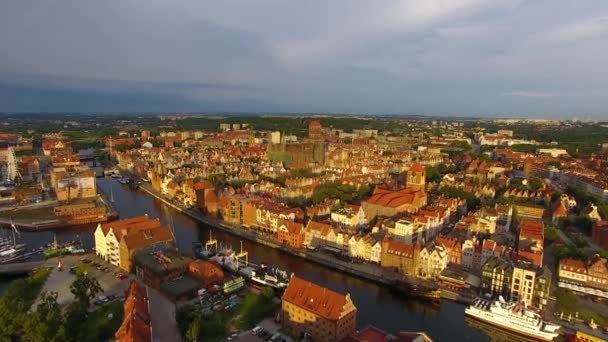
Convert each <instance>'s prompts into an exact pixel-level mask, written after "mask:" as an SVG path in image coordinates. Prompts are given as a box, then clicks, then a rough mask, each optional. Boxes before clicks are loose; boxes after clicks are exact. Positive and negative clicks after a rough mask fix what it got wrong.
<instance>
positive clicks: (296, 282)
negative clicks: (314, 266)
mask: <svg viewBox="0 0 608 342" xmlns="http://www.w3.org/2000/svg"><path fill="white" fill-rule="evenodd" d="M282 300H284V301H287V302H288V303H291V304H294V305H296V306H298V307H300V308H302V309H304V310H306V311H309V312H312V313H314V314H316V315H318V316H320V317H323V318H325V319H327V320H331V321H335V320H338V319H339V318H340V317H341V315H342V314H343V312H344V310H345V309H346V306H347V304H349V303H352V302H351V299H350V296H349V295H348V294H346V295H343V294H341V293H338V292H335V291H332V290H330V289H327V288H324V287H321V286H319V285H317V284H314V283H312V282H310V281H307V280H304V279H302V278H299V277H297V276H292V277H291V280H290V281H289V285H288V286H287V289H286V290H285V293H284V294H283V298H282Z"/></svg>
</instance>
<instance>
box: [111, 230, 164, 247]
mask: <svg viewBox="0 0 608 342" xmlns="http://www.w3.org/2000/svg"><path fill="white" fill-rule="evenodd" d="M163 241H174V237H173V232H172V231H171V229H170V228H169V227H168V226H163V227H157V228H153V229H143V230H137V231H130V232H129V233H127V235H125V236H124V237H123V240H122V241H121V243H122V242H124V243H125V245H126V246H127V248H129V250H135V249H139V248H141V247H143V246H148V245H151V244H155V243H158V242H163Z"/></svg>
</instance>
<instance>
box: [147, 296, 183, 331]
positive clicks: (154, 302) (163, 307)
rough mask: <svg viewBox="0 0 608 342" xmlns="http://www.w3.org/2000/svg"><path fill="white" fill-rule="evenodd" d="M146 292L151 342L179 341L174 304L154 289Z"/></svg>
mask: <svg viewBox="0 0 608 342" xmlns="http://www.w3.org/2000/svg"><path fill="white" fill-rule="evenodd" d="M146 288H147V290H148V311H149V312H150V324H151V325H152V341H159V342H164V341H181V340H182V335H181V334H180V332H179V328H178V327H177V322H176V321H175V304H173V302H171V301H170V300H169V299H167V297H165V296H163V295H162V294H161V293H160V292H158V291H157V290H155V289H152V288H150V287H149V286H146Z"/></svg>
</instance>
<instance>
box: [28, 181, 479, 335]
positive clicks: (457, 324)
mask: <svg viewBox="0 0 608 342" xmlns="http://www.w3.org/2000/svg"><path fill="white" fill-rule="evenodd" d="M97 185H98V187H99V188H100V189H102V190H103V191H105V192H106V193H110V186H112V193H113V194H114V200H115V202H114V204H115V206H116V207H117V208H118V211H119V215H120V217H121V218H128V217H133V216H141V215H146V214H147V215H148V216H149V217H151V218H157V217H158V218H159V219H160V221H161V222H162V223H163V224H172V226H173V227H174V231H175V236H176V239H177V246H178V248H179V249H180V250H181V251H182V252H183V253H187V254H191V253H192V246H193V244H194V243H195V242H196V241H199V242H203V241H206V240H207V239H208V238H209V231H210V229H212V228H211V227H209V226H206V225H204V224H202V223H198V222H197V221H194V220H192V219H190V218H189V217H187V216H185V215H182V214H181V213H179V212H177V211H175V210H173V209H171V208H169V207H168V206H166V205H163V204H162V202H160V201H159V200H156V199H154V198H153V197H151V196H149V195H146V194H145V193H143V192H141V191H132V190H129V189H128V187H127V186H123V185H120V184H119V183H118V182H117V181H116V180H115V179H112V178H98V181H97ZM94 229H95V227H94V226H91V227H84V228H78V229H77V230H63V231H60V232H58V233H57V239H58V241H63V240H69V239H74V238H75V236H76V235H79V236H81V237H82V239H83V241H84V242H85V244H87V246H89V247H90V246H92V245H93V232H94ZM24 235H27V237H26V238H27V240H28V242H29V243H30V244H32V246H36V245H44V244H46V243H49V242H51V241H52V240H53V233H50V232H46V233H36V234H31V233H28V234H24ZM213 237H214V238H216V239H217V240H218V241H220V242H222V243H224V244H230V245H231V246H233V247H234V248H238V247H239V244H240V242H241V239H240V238H239V237H236V236H233V235H230V234H228V233H226V232H223V231H221V230H216V229H213ZM243 247H244V248H245V249H246V250H247V251H248V252H249V257H250V260H251V261H252V262H255V263H260V262H262V261H264V262H267V263H269V264H270V265H273V266H276V267H279V268H281V269H284V270H288V271H290V272H295V273H296V274H298V275H300V276H302V277H303V278H306V279H309V280H311V281H314V282H316V283H319V284H320V285H322V286H325V287H328V288H331V289H334V290H336V291H340V292H348V293H350V294H351V297H352V299H353V301H354V303H355V305H356V306H357V308H358V315H357V319H358V326H359V328H364V327H365V326H367V325H370V324H372V325H375V326H377V327H379V328H380V329H383V330H385V331H387V332H392V333H395V332H399V331H425V332H427V333H428V334H429V335H430V336H431V337H432V338H433V339H435V340H436V341H475V342H477V341H489V338H488V336H487V335H485V334H484V333H483V332H481V331H479V330H476V329H473V328H471V327H470V326H469V325H467V324H466V323H465V321H464V306H462V305H460V304H457V303H453V302H443V303H442V304H441V305H432V304H428V303H424V302H419V301H415V300H410V299H406V298H403V295H402V294H400V293H397V292H394V291H391V290H390V289H388V288H386V287H383V286H379V285H376V284H373V283H370V282H368V281H364V280H361V279H359V278H355V277H351V276H348V275H346V274H343V273H340V272H336V271H333V270H330V269H327V268H324V267H321V266H319V265H316V264H313V263H310V262H307V261H304V260H302V259H299V258H296V257H293V256H291V255H287V254H284V253H282V252H280V251H278V250H275V249H272V248H268V247H265V246H262V245H258V244H255V243H253V242H250V241H246V240H244V241H243Z"/></svg>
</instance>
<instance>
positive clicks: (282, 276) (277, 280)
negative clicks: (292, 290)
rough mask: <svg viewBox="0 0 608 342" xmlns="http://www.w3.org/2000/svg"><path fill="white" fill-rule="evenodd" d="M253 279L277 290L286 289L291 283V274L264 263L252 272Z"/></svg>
mask: <svg viewBox="0 0 608 342" xmlns="http://www.w3.org/2000/svg"><path fill="white" fill-rule="evenodd" d="M251 281H253V282H255V283H258V284H260V285H264V286H270V287H272V288H274V289H277V290H284V289H285V288H287V285H289V276H288V274H287V272H285V271H283V270H280V269H278V268H269V267H268V266H267V265H266V264H264V263H262V264H260V267H259V268H258V269H257V270H255V271H253V272H252V273H251Z"/></svg>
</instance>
